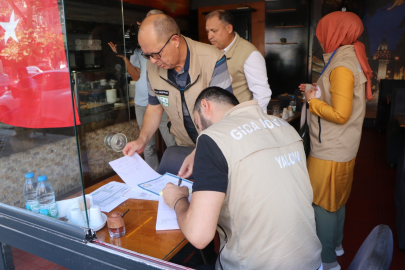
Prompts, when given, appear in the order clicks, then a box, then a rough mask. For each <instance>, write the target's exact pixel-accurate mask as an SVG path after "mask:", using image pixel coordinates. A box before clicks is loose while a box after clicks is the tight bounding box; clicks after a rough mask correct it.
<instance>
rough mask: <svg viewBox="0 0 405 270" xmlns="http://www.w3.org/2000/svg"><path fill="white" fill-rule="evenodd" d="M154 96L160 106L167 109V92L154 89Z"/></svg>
mask: <svg viewBox="0 0 405 270" xmlns="http://www.w3.org/2000/svg"><path fill="white" fill-rule="evenodd" d="M155 94H156V97H157V99H158V100H159V102H160V104H162V105H163V106H165V107H169V91H165V90H156V89H155Z"/></svg>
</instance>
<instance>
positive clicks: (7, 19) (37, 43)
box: [0, 0, 80, 128]
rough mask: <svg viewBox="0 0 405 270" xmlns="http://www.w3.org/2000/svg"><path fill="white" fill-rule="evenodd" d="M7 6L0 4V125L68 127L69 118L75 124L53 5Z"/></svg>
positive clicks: (53, 0)
mask: <svg viewBox="0 0 405 270" xmlns="http://www.w3.org/2000/svg"><path fill="white" fill-rule="evenodd" d="M9 2H13V5H7V4H4V5H3V7H2V8H3V9H2V13H1V14H0V23H1V24H0V25H1V27H0V60H1V63H2V67H3V68H2V69H1V68H0V122H2V123H5V124H8V125H12V126H18V127H25V128H59V127H71V126H74V124H75V122H74V117H73V116H74V114H73V112H74V113H75V116H76V124H80V122H79V115H78V111H77V107H76V104H74V106H73V105H72V103H76V102H75V101H73V102H72V90H71V84H70V76H69V70H68V68H67V66H68V63H67V59H66V50H65V46H64V41H63V35H62V26H61V24H60V20H59V16H60V14H59V9H58V2H57V0H48V1H31V2H32V3H31V5H28V6H24V5H25V2H22V1H9ZM34 15H36V16H34ZM39 15H41V16H39ZM28 18H30V19H28ZM10 25H13V27H11V26H10ZM73 107H74V109H73Z"/></svg>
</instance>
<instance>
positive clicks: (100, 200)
mask: <svg viewBox="0 0 405 270" xmlns="http://www.w3.org/2000/svg"><path fill="white" fill-rule="evenodd" d="M128 190H130V187H129V186H128V185H126V184H124V183H119V182H115V181H112V182H110V183H108V184H106V185H104V186H102V187H101V188H99V189H97V190H95V191H93V192H92V193H90V194H91V195H92V196H93V204H94V205H98V206H100V209H101V211H102V212H107V213H108V212H110V211H111V210H113V209H114V208H115V207H117V206H118V205H120V204H121V203H123V202H125V201H126V200H128V198H126V197H122V195H124V194H125V193H127V191H128Z"/></svg>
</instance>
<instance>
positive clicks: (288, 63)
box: [265, 0, 310, 98]
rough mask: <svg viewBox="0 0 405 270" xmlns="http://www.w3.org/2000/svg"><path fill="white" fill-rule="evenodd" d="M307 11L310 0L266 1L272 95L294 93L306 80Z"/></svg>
mask: <svg viewBox="0 0 405 270" xmlns="http://www.w3.org/2000/svg"><path fill="white" fill-rule="evenodd" d="M309 10H310V1H309V0H288V1H287V0H285V1H269V2H266V12H265V14H266V35H265V37H266V45H265V46H266V50H265V51H266V54H265V59H266V66H267V76H268V79H269V84H270V88H271V90H272V92H273V94H272V97H273V98H276V97H277V96H278V95H279V94H282V93H290V94H293V93H294V91H295V90H296V89H298V85H299V84H300V83H305V82H306V81H307V77H308V55H309V29H310V28H309ZM282 38H285V39H286V43H281V41H280V39H282Z"/></svg>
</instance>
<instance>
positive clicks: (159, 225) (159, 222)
mask: <svg viewBox="0 0 405 270" xmlns="http://www.w3.org/2000/svg"><path fill="white" fill-rule="evenodd" d="M190 200H191V194H190V196H189V197H188V201H190ZM178 229H180V227H179V224H178V223H177V215H176V212H175V211H174V210H173V209H171V208H170V207H169V206H168V205H167V204H166V203H165V201H164V200H163V197H162V196H160V197H159V205H158V212H157V218H156V230H157V231H163V230H178Z"/></svg>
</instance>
